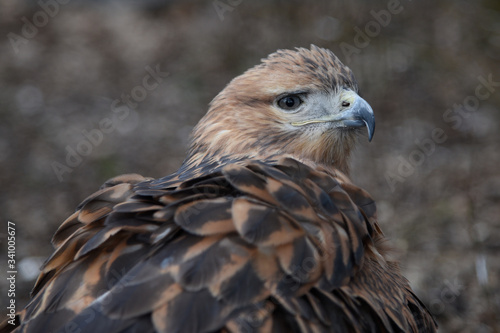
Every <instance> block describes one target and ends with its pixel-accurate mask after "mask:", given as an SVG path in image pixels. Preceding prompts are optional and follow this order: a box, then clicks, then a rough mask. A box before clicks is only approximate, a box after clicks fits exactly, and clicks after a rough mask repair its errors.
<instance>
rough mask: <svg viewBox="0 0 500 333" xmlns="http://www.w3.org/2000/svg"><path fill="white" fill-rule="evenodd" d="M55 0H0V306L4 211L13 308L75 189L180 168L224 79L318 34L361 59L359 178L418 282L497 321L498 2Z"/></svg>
mask: <svg viewBox="0 0 500 333" xmlns="http://www.w3.org/2000/svg"><path fill="white" fill-rule="evenodd" d="M60 1H61V2H67V4H59V5H58V8H57V9H56V8H55V7H54V6H52V7H47V8H48V9H47V8H46V10H47V11H48V12H49V14H50V15H49V14H43V12H42V11H43V8H42V7H41V5H40V4H38V3H37V2H35V1H31V2H30V1H26V2H23V1H16V0H3V1H2V2H0V36H1V39H0V185H1V191H0V220H1V221H2V222H1V223H2V225H4V227H2V230H0V241H1V243H2V244H1V250H0V254H1V255H2V258H3V259H0V262H2V265H1V268H2V272H1V273H0V277H1V280H0V281H1V283H0V286H1V287H2V292H1V295H0V305H1V307H2V309H4V310H2V312H4V311H5V306H6V305H7V302H8V298H7V290H6V289H7V288H6V287H7V285H6V279H5V278H4V275H5V274H6V273H5V272H6V270H7V269H6V268H5V263H6V260H7V253H6V252H7V245H6V231H7V227H6V224H7V221H12V222H15V224H16V228H17V240H16V247H17V257H16V259H17V265H18V271H19V273H18V275H17V290H16V300H17V305H18V308H20V307H21V306H23V305H24V304H26V302H27V300H28V294H29V290H30V288H31V286H32V285H33V283H34V278H35V276H36V271H37V267H38V266H39V265H40V263H41V262H42V261H43V259H44V258H45V257H47V256H48V255H49V254H50V253H51V251H52V247H51V245H50V243H49V241H50V238H51V236H52V234H53V233H54V231H55V230H56V228H57V226H58V225H59V224H60V223H61V222H62V221H63V220H64V219H65V218H66V217H67V216H69V215H70V214H71V213H72V211H73V210H74V208H75V207H76V205H77V204H78V203H79V202H81V201H82V200H83V199H84V198H85V197H86V196H87V195H88V194H90V193H92V192H93V191H95V190H96V189H97V188H98V187H99V186H100V185H101V184H102V183H103V182H104V181H105V180H106V179H108V178H110V177H112V176H115V175H118V174H122V173H131V172H136V173H140V174H143V175H147V176H152V177H161V176H164V175H166V174H168V173H170V172H172V171H174V170H175V169H176V168H177V167H178V166H179V165H180V163H181V162H182V160H183V157H184V153H185V151H186V147H187V143H188V135H189V133H190V131H191V129H192V128H193V126H194V125H195V124H196V122H197V121H198V120H199V119H200V118H201V116H202V115H203V114H204V113H205V112H206V110H207V104H208V103H209V102H210V100H211V99H212V98H213V97H214V96H215V95H216V94H217V93H218V92H219V91H220V90H221V89H222V88H223V87H224V86H225V84H227V82H229V80H230V79H231V78H233V77H234V76H236V75H238V74H240V73H242V72H243V71H244V70H245V69H247V68H248V67H250V66H253V65H254V64H256V63H257V62H258V61H259V59H260V58H263V57H265V56H266V55H267V54H269V53H271V52H273V51H275V50H276V49H278V48H293V47H296V46H305V47H308V46H309V44H311V43H313V44H316V45H318V46H321V47H326V48H329V49H331V50H332V51H334V52H335V53H336V54H337V55H338V56H339V57H340V58H341V59H342V60H343V61H344V63H345V64H347V65H348V66H349V67H351V68H352V69H353V71H354V73H355V74H356V77H357V79H358V82H359V85H360V87H361V92H362V95H363V97H364V98H365V99H366V100H367V101H368V102H369V103H370V104H371V105H372V107H373V109H374V110H375V113H376V119H377V131H376V134H375V137H374V140H373V141H372V143H368V142H366V138H362V139H361V140H360V144H359V148H358V149H357V151H356V154H355V155H354V157H353V163H352V165H353V171H352V175H351V176H352V179H353V181H354V182H355V183H356V184H358V185H360V186H362V187H363V188H365V189H366V190H368V191H369V192H370V193H371V194H372V195H373V196H374V198H375V200H376V201H377V203H378V208H379V218H380V223H381V224H382V227H383V229H384V231H385V233H386V235H387V236H388V237H389V238H390V239H391V242H392V244H393V245H394V247H395V248H396V256H397V257H398V258H399V260H401V262H402V269H403V271H404V272H405V275H406V276H407V277H408V279H409V280H410V281H411V283H412V286H413V287H414V289H415V291H416V293H417V295H419V296H420V297H421V299H422V300H423V301H424V302H425V303H426V304H427V305H428V307H429V309H430V311H431V312H432V313H433V314H434V315H435V316H436V318H437V321H438V323H439V325H440V328H441V331H442V332H500V324H499V313H500V293H499V288H500V280H499V279H500V258H499V255H498V254H499V250H500V241H499V239H500V219H499V216H500V205H499V204H500V172H499V168H500V134H499V132H498V128H499V122H500V113H499V111H500V110H499V106H500V84H499V83H497V84H496V85H494V84H493V85H490V86H489V87H488V88H489V89H490V90H488V88H485V87H482V88H478V89H479V90H476V89H477V87H478V85H481V83H482V82H483V80H486V81H487V80H488V77H489V79H490V80H493V81H495V82H499V81H500V70H499V69H500V67H499V65H500V3H499V2H498V1H496V0H483V1H453V0H447V1H409V0H401V1H400V3H399V5H397V3H398V1H396V0H384V1H349V2H348V1H345V2H343V3H340V2H333V1H317V2H310V3H305V2H302V1H300V2H299V1H284V0H283V1H277V0H274V1H249V0H220V1H219V0H215V1H204V2H202V1H185V2H181V1H174V0H171V1H164V2H161V1H154V0H150V1H143V2H140V1H138V0H137V1H109V2H104V1H102V2H98V1H77V0H73V1H67V0H65V1H62V0H60ZM42 3H56V2H55V0H54V1H45V2H44V1H42ZM215 6H218V8H219V10H220V12H219V13H218V12H217V10H216V8H215ZM388 7H389V8H390V9H391V10H392V11H393V14H391V16H390V18H389V17H387V16H385V17H382V19H384V20H385V21H382V23H383V24H380V23H376V22H377V21H376V20H375V16H376V15H375V16H374V14H373V13H381V12H380V11H381V10H386V11H387V9H388ZM40 12H42V14H40ZM396 12H397V13H396ZM26 21H28V22H30V23H29V24H34V23H36V24H37V25H38V27H36V26H35V28H36V29H37V31H35V32H34V30H33V29H31V30H30V29H29V24H27V23H26ZM377 27H378V29H377ZM23 29H24V30H23ZM365 29H371V30H368V31H366V30H365ZM359 30H361V31H363V32H364V33H365V34H366V33H368V34H369V36H368V37H367V38H365V39H363V38H362V37H359V32H358V31H359ZM349 47H350V50H351V51H352V53H351V54H347V53H346V52H345V50H346V48H349ZM354 47H356V49H354ZM343 50H344V51H343ZM147 66H149V68H155V67H156V66H159V68H160V69H161V71H164V72H168V73H169V75H168V77H166V78H164V79H163V81H162V82H161V83H160V84H159V85H158V86H157V87H156V88H155V89H152V90H151V91H147V95H146V96H144V100H142V101H140V102H138V103H137V105H135V106H134V107H133V108H132V107H130V113H129V114H128V116H127V117H126V118H125V119H123V120H120V119H119V118H117V113H115V112H113V109H112V106H111V105H112V103H113V101H114V100H116V99H120V98H121V96H122V94H131V92H135V94H136V96H139V95H137V94H138V93H139V92H140V91H144V90H141V88H137V87H138V86H141V85H142V84H143V78H144V77H145V76H146V75H147V74H148V72H147V70H146V69H145V68H146V67H147ZM151 82H153V81H151ZM134 89H135V90H134ZM488 93H489V95H488ZM476 94H479V95H478V97H481V98H482V99H481V100H480V99H479V98H476ZM486 95H488V96H486ZM141 98H142V97H141ZM476 102H478V103H476ZM463 103H469V106H468V109H467V108H465V107H464V108H462V109H461V108H460V104H463ZM106 118H109V119H112V120H113V124H114V125H115V127H116V128H115V129H114V130H112V131H111V132H110V133H104V134H103V138H102V140H101V142H99V143H97V144H95V145H94V144H92V145H91V146H90V148H91V151H87V153H88V154H87V156H83V157H82V160H81V163H80V164H79V165H78V166H75V167H68V168H69V169H71V172H69V171H68V169H67V170H66V171H68V172H64V173H63V174H62V175H60V177H59V178H62V180H61V179H59V178H58V176H57V175H56V173H55V172H54V169H53V165H54V162H57V163H61V165H66V166H68V165H67V163H66V160H65V159H66V155H67V151H68V150H67V149H77V147H78V146H79V145H80V146H81V147H80V149H84V148H85V147H83V146H82V145H85V144H84V143H82V142H84V141H85V140H87V139H86V138H85V136H84V135H83V134H82V131H90V132H91V131H92V130H94V129H97V128H99V124H100V123H101V122H102V121H103V119H106ZM433 133H434V136H433ZM436 133H437V134H436ZM431 140H434V141H431ZM68 147H69V148H68ZM82 147H83V148H82ZM87 148H88V146H87ZM412 163H413V165H412ZM2 316H3V314H2Z"/></svg>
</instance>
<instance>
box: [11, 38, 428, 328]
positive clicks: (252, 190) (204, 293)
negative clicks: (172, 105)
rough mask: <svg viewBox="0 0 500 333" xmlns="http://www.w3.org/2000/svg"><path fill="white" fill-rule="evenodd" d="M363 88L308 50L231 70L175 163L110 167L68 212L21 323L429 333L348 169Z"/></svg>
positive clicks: (365, 118) (362, 114) (364, 109)
mask: <svg viewBox="0 0 500 333" xmlns="http://www.w3.org/2000/svg"><path fill="white" fill-rule="evenodd" d="M357 90H358V88H357V84H356V81H355V79H354V76H353V75H352V73H351V71H350V70H349V69H348V68H347V67H346V66H344V65H343V64H342V63H341V62H340V61H339V60H338V59H337V57H335V55H334V54H333V53H332V52H330V51H328V50H324V49H320V48H317V47H315V46H311V49H310V50H309V49H303V48H300V49H297V50H295V51H289V50H280V51H278V52H276V53H274V54H272V55H270V56H269V57H268V58H267V59H264V60H263V61H262V63H261V64H260V65H258V66H256V67H254V68H252V69H250V70H248V71H247V72H246V73H244V74H243V75H241V76H239V77H237V78H235V79H234V80H233V81H232V82H231V83H230V84H229V85H228V86H227V87H226V88H225V89H224V90H223V91H222V92H221V93H220V94H219V95H218V96H217V97H216V98H215V99H214V100H213V102H212V103H211V106H210V109H209V111H208V113H207V115H206V116H205V117H204V118H203V119H202V120H201V121H200V123H199V124H198V125H197V126H196V128H195V129H194V131H193V135H192V144H191V147H190V150H189V153H188V156H187V158H186V160H185V162H184V163H183V165H182V166H181V168H180V169H179V170H178V171H177V172H176V173H174V174H172V175H170V176H167V177H164V178H161V179H156V180H155V179H148V178H143V177H142V176H139V175H135V174H132V175H124V176H119V177H116V178H113V179H111V180H109V181H108V182H106V183H105V184H104V185H103V186H102V188H101V189H100V190H99V191H98V192H96V193H94V194H93V195H91V196H90V197H88V198H87V199H86V200H84V201H83V202H82V204H80V206H79V207H78V208H77V211H76V212H75V213H74V214H73V215H71V216H70V217H69V218H68V219H67V220H66V221H64V223H63V224H62V225H61V226H60V227H59V229H58V231H57V232H56V234H55V236H54V238H53V244H54V246H55V248H56V250H55V252H54V254H53V255H52V256H51V257H50V258H49V259H48V260H47V262H46V263H45V265H44V267H43V269H42V272H41V274H40V276H39V278H38V281H37V282H36V284H35V287H34V289H33V293H32V296H33V298H32V300H31V302H30V303H29V304H28V306H27V307H26V308H25V309H24V310H23V311H22V312H21V313H20V314H19V321H20V322H21V324H20V326H19V327H18V328H17V330H16V332H66V331H67V332H91V333H95V332H434V331H435V330H436V325H435V323H434V320H433V319H432V316H431V315H430V314H429V312H428V311H427V310H426V309H425V306H424V305H423V304H422V303H421V302H420V301H419V300H418V298H417V297H416V296H415V295H414V294H413V292H412V290H411V288H410V286H409V284H408V281H407V280H406V279H405V278H404V277H403V276H402V275H401V273H400V271H399V267H398V264H397V263H395V262H393V261H390V260H389V259H388V257H387V253H386V251H385V250H384V245H383V243H384V236H383V234H382V232H381V230H380V228H379V226H378V224H377V217H376V209H375V204H374V202H373V200H372V198H371V197H370V196H369V195H368V194H367V193H366V192H365V191H364V190H362V189H360V188H358V187H356V186H355V185H353V184H352V183H351V182H350V180H349V179H348V178H347V176H346V174H348V165H349V153H350V152H351V151H352V147H353V145H354V142H355V138H356V136H357V134H358V132H359V130H362V129H363V128H365V127H366V128H367V129H368V135H369V138H370V139H371V136H372V135H373V131H374V124H375V123H374V118H373V113H372V111H371V108H370V107H369V105H368V104H367V103H366V102H365V101H364V100H362V99H361V98H360V97H359V96H358V95H357ZM7 328H8V326H7V325H6V324H4V327H3V329H7Z"/></svg>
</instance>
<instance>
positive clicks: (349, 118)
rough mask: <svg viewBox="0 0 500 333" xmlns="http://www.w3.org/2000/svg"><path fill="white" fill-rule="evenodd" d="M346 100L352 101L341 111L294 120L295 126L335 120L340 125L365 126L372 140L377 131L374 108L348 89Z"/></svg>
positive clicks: (369, 139)
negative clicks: (324, 115) (318, 116)
mask: <svg viewBox="0 0 500 333" xmlns="http://www.w3.org/2000/svg"><path fill="white" fill-rule="evenodd" d="M344 97H345V98H344V99H343V100H345V101H347V102H349V103H350V106H348V107H347V108H345V109H344V110H342V111H341V112H339V113H337V114H335V115H330V116H327V117H321V118H317V119H310V120H305V121H299V122H293V123H292V125H293V126H303V125H307V124H313V123H325V122H333V123H336V124H337V126H338V127H350V128H353V127H365V126H366V129H367V130H368V141H372V138H373V134H374V133H375V115H374V114H373V110H372V108H371V106H370V104H368V102H366V101H365V100H364V99H362V98H361V97H359V95H358V94H356V93H354V92H352V91H348V92H346V93H345V94H344Z"/></svg>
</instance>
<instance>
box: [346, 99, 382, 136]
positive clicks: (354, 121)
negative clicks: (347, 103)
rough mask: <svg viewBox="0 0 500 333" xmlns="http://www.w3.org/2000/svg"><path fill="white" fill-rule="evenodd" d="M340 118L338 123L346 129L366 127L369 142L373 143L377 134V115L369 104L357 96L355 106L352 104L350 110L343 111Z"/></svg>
mask: <svg viewBox="0 0 500 333" xmlns="http://www.w3.org/2000/svg"><path fill="white" fill-rule="evenodd" d="M339 116H340V118H339V119H338V122H340V123H342V124H343V125H344V126H345V127H363V126H366V129H367V130H368V141H372V138H373V134H374V133H375V115H374V114H373V110H372V108H371V106H370V104H368V102H366V101H365V100H364V99H362V98H361V97H359V96H356V98H355V99H354V104H352V105H351V107H350V108H348V109H346V110H344V111H342V112H341V113H340V114H339Z"/></svg>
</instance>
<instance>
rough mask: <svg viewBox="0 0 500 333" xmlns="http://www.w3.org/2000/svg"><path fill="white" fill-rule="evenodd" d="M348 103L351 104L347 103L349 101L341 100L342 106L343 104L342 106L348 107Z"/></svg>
mask: <svg viewBox="0 0 500 333" xmlns="http://www.w3.org/2000/svg"><path fill="white" fill-rule="evenodd" d="M350 105H351V103H349V102H342V106H343V107H348V106H350Z"/></svg>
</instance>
